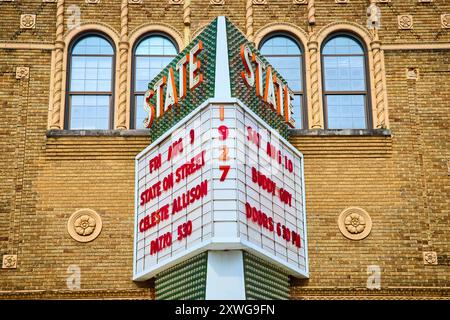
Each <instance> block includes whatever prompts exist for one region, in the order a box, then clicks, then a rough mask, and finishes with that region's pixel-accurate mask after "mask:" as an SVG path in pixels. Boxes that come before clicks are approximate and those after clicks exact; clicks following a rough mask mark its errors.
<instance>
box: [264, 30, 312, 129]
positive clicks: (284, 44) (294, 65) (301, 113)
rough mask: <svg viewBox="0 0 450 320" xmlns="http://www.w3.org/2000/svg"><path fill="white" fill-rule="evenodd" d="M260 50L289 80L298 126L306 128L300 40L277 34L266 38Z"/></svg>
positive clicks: (296, 124)
mask: <svg viewBox="0 0 450 320" xmlns="http://www.w3.org/2000/svg"><path fill="white" fill-rule="evenodd" d="M261 43H262V45H261V46H260V52H261V54H262V55H264V57H265V58H266V59H267V61H269V63H270V64H271V65H272V66H273V67H274V68H275V70H277V71H278V72H279V73H280V74H281V76H282V77H283V78H284V79H285V80H286V81H287V82H288V85H289V88H290V89H291V90H292V91H293V93H294V101H293V103H292V104H293V106H294V116H293V117H294V119H295V126H296V127H297V128H306V127H307V125H306V119H307V117H306V110H305V109H306V108H304V106H305V103H304V100H305V99H304V90H303V83H304V81H303V57H302V50H301V49H300V46H299V44H298V42H297V41H296V40H295V39H294V38H292V37H291V36H289V35H287V34H276V35H272V36H269V37H268V38H266V39H264V40H263V41H262V42H261Z"/></svg>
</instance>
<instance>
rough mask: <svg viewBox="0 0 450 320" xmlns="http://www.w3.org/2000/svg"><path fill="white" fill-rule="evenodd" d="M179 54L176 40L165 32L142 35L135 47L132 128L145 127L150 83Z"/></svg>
mask: <svg viewBox="0 0 450 320" xmlns="http://www.w3.org/2000/svg"><path fill="white" fill-rule="evenodd" d="M177 54H178V46H177V45H176V43H175V41H174V40H173V39H172V38H170V37H169V36H167V35H165V34H163V33H152V34H147V35H145V36H143V37H141V38H140V39H139V40H138V41H137V42H136V45H135V46H134V48H133V68H132V84H131V108H130V109H131V116H130V128H135V129H142V128H144V124H143V121H144V119H145V117H146V114H145V113H144V108H143V107H142V106H143V102H144V94H145V92H146V91H147V89H148V83H149V82H150V81H151V80H152V79H153V78H154V77H155V76H157V75H158V73H159V72H161V70H162V69H164V68H165V67H166V66H167V65H168V64H169V63H170V62H171V61H172V60H173V58H175V57H176V55H177Z"/></svg>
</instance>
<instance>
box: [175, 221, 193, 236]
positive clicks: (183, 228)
mask: <svg viewBox="0 0 450 320" xmlns="http://www.w3.org/2000/svg"><path fill="white" fill-rule="evenodd" d="M191 233H192V221H191V220H189V221H188V222H186V223H183V224H180V225H179V226H178V240H183V239H184V238H187V237H188V236H189V235H190V234H191Z"/></svg>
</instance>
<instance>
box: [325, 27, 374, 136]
mask: <svg viewBox="0 0 450 320" xmlns="http://www.w3.org/2000/svg"><path fill="white" fill-rule="evenodd" d="M322 66H323V74H322V76H323V95H324V99H323V102H324V118H325V128H327V129H365V128H370V127H371V122H370V119H371V114H370V112H369V110H370V107H369V94H368V90H369V89H368V87H369V84H368V81H367V54H366V50H365V48H364V46H363V45H362V43H361V42H360V41H359V40H358V39H357V38H355V37H354V36H352V35H349V34H338V35H333V36H331V37H330V38H328V39H327V40H326V41H325V42H324V45H323V48H322Z"/></svg>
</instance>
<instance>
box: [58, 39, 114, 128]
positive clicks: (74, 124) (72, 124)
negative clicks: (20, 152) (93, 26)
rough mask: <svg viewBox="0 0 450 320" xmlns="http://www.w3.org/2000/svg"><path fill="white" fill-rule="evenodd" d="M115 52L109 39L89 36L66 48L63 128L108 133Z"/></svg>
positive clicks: (111, 110) (110, 122)
mask: <svg viewBox="0 0 450 320" xmlns="http://www.w3.org/2000/svg"><path fill="white" fill-rule="evenodd" d="M114 65H115V50H114V46H113V42H112V40H111V39H109V38H108V37H106V36H105V35H103V34H101V33H88V34H84V35H82V36H80V37H78V38H76V39H75V40H74V41H73V42H72V44H71V45H70V46H69V59H68V81H67V94H66V108H65V117H64V119H65V121H64V127H65V128H66V129H111V128H112V127H113V119H114V94H113V88H114V76H115V68H114Z"/></svg>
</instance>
